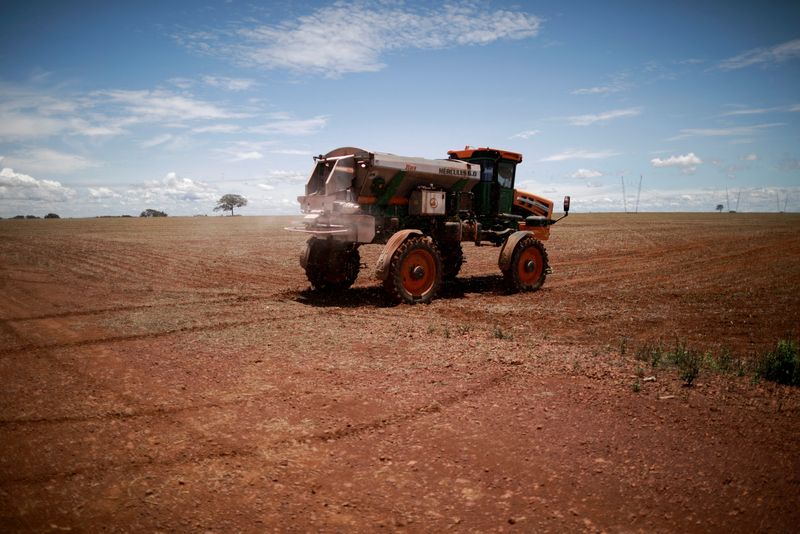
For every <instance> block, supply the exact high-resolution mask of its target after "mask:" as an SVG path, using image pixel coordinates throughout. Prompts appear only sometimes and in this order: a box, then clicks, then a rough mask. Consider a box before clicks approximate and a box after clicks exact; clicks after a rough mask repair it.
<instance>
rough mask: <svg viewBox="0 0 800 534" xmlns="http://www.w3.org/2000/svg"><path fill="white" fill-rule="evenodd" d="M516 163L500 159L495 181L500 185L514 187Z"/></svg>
mask: <svg viewBox="0 0 800 534" xmlns="http://www.w3.org/2000/svg"><path fill="white" fill-rule="evenodd" d="M516 167H517V166H516V165H515V164H513V163H511V162H510V161H501V162H500V163H499V164H498V165H497V182H498V183H499V184H500V187H507V188H509V189H510V188H512V187H514V169H516Z"/></svg>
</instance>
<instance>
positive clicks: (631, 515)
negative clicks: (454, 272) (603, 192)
mask: <svg viewBox="0 0 800 534" xmlns="http://www.w3.org/2000/svg"><path fill="white" fill-rule="evenodd" d="M289 221H290V219H278V218H261V217H234V218H231V217H227V218H220V217H213V218H167V219H149V220H146V219H94V220H91V219H90V220H26V221H9V220H3V221H0V295H2V299H0V385H1V386H2V388H0V530H2V531H6V532H7V531H49V530H69V529H72V530H79V531H100V530H103V531H139V532H142V531H144V532H150V531H214V532H231V531H248V532H260V531H265V530H281V531H297V532H305V531H326V532H336V531H339V532H344V531H378V530H381V529H383V530H388V531H392V530H401V529H402V530H408V531H414V532H443V531H453V532H461V531H480V532H492V531H525V532H547V531H554V532H559V531H587V532H595V531H608V532H692V531H696V532H707V531H717V532H727V531H737V532H753V531H775V532H789V531H796V530H795V529H796V527H797V525H798V524H800V447H798V443H799V442H800V441H798V440H799V438H800V392H799V391H798V389H797V388H790V387H784V386H777V385H774V384H771V383H763V382H762V383H759V384H754V383H752V382H751V377H750V376H741V377H740V376H736V375H735V374H723V373H714V372H712V371H710V370H708V369H704V370H703V371H702V372H701V374H700V376H699V377H698V378H697V379H696V381H695V385H694V386H693V387H685V386H684V385H683V381H682V380H681V379H680V378H679V376H678V372H677V371H676V370H674V369H665V368H658V369H655V370H654V369H652V368H651V367H650V366H648V365H647V364H646V363H643V362H640V361H637V360H636V358H635V351H636V349H637V347H641V346H642V345H644V344H646V343H649V342H655V341H658V340H661V341H663V342H665V343H673V342H674V341H675V340H678V341H680V342H681V343H686V344H688V345H689V346H691V347H695V348H697V349H698V350H702V351H706V350H708V351H712V353H716V352H717V351H721V350H723V348H724V347H727V348H728V349H730V350H731V351H732V353H733V354H735V355H737V356H740V357H743V358H749V357H750V356H751V355H752V354H755V353H758V352H761V351H763V350H765V349H769V348H770V347H772V346H774V344H775V343H776V341H777V340H778V339H780V338H785V337H787V336H794V338H795V339H797V337H798V334H800V320H799V319H800V216H797V215H790V214H782V215H779V214H776V215H747V214H694V215H690V214H681V215H674V214H660V215H647V214H638V215H581V214H573V215H571V216H570V217H568V218H567V219H566V220H565V221H563V222H562V223H560V224H559V225H557V226H555V227H554V228H553V231H552V236H553V237H552V239H551V240H550V241H549V242H548V243H547V247H548V252H549V255H550V260H551V264H552V267H553V270H554V272H553V274H552V275H550V276H549V277H548V279H547V282H546V283H545V286H544V288H543V289H542V290H541V291H539V292H536V293H528V294H517V295H508V294H505V293H504V292H503V289H502V286H501V285H500V282H501V279H500V276H499V271H498V270H497V254H498V252H499V250H498V249H497V248H493V247H480V248H476V247H474V246H472V245H467V246H465V251H466V256H467V261H468V263H467V264H466V265H465V267H464V269H463V270H462V274H461V277H460V281H459V282H457V283H455V284H452V285H450V286H447V287H446V288H445V290H444V292H443V294H442V295H441V297H440V298H439V299H438V300H436V301H434V302H433V303H432V304H430V305H427V306H426V305H419V306H407V305H401V306H392V305H390V304H389V303H388V302H386V300H385V299H384V298H383V296H382V292H381V291H380V287H379V284H378V283H377V282H376V281H375V280H374V279H373V272H374V264H375V261H376V259H377V256H378V254H379V252H380V248H379V247H377V246H375V247H366V248H363V249H362V261H364V262H365V263H366V264H367V265H368V267H367V268H365V269H363V270H362V272H361V275H360V276H359V279H358V281H357V282H356V286H355V287H354V288H353V289H351V290H349V291H347V292H345V293H343V294H341V295H339V296H338V297H332V296H320V295H316V294H314V293H311V292H309V291H307V287H308V284H307V282H306V280H305V276H304V274H303V272H302V271H301V269H300V267H299V265H298V262H297V253H298V252H299V249H300V247H301V244H302V242H303V237H302V236H300V235H298V234H291V233H288V232H284V231H283V230H282V227H283V226H284V225H285V224H287V223H288V222H289ZM640 367H643V369H642V371H643V373H644V374H645V375H647V376H650V375H653V376H655V378H656V379H655V381H646V382H645V381H642V382H641V384H640V387H641V390H640V391H638V392H637V391H635V389H636V388H635V387H634V386H633V385H634V383H635V382H636V381H637V373H638V374H640V375H641V374H642V371H639V369H638V368H640Z"/></svg>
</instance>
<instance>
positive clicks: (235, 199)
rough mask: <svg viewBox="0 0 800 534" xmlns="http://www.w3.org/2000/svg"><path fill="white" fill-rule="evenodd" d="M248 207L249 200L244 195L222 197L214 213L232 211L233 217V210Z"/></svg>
mask: <svg viewBox="0 0 800 534" xmlns="http://www.w3.org/2000/svg"><path fill="white" fill-rule="evenodd" d="M242 206H247V199H246V198H244V197H243V196H242V195H231V194H228V195H222V197H220V199H219V200H218V201H217V206H216V207H215V208H214V211H230V212H231V215H233V208H241V207H242Z"/></svg>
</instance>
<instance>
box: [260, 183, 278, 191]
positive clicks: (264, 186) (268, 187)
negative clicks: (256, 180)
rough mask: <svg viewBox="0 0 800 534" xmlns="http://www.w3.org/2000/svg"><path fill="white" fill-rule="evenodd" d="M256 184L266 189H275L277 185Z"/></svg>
mask: <svg viewBox="0 0 800 534" xmlns="http://www.w3.org/2000/svg"><path fill="white" fill-rule="evenodd" d="M256 185H257V186H258V187H260V188H261V189H263V190H265V191H272V190H273V189H275V186H274V185H271V184H256Z"/></svg>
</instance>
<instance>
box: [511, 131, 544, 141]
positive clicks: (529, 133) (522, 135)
mask: <svg viewBox="0 0 800 534" xmlns="http://www.w3.org/2000/svg"><path fill="white" fill-rule="evenodd" d="M540 133H541V132H540V131H539V130H524V131H521V132H519V133H515V134H514V135H512V136H511V137H509V139H530V138H531V137H533V136H534V135H539V134H540Z"/></svg>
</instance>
